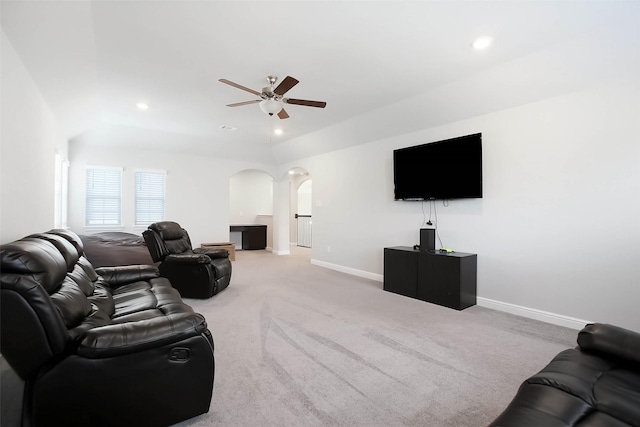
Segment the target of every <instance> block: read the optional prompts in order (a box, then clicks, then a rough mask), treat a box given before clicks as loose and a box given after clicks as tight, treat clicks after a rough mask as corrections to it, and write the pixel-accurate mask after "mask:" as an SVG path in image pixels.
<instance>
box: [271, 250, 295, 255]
mask: <svg viewBox="0 0 640 427" xmlns="http://www.w3.org/2000/svg"><path fill="white" fill-rule="evenodd" d="M271 253H272V254H274V255H291V251H290V250H289V249H287V250H286V251H276V250H275V249H271Z"/></svg>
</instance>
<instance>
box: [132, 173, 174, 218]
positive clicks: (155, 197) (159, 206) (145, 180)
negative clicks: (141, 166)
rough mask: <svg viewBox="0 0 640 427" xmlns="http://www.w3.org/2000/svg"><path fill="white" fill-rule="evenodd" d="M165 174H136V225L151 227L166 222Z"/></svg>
mask: <svg viewBox="0 0 640 427" xmlns="http://www.w3.org/2000/svg"><path fill="white" fill-rule="evenodd" d="M166 176H167V174H166V173H165V172H143V171H139V172H136V223H135V225H149V224H152V223H154V222H157V221H163V220H164V199H165V184H166Z"/></svg>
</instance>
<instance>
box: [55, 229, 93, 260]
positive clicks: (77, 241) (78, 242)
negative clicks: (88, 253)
mask: <svg viewBox="0 0 640 427" xmlns="http://www.w3.org/2000/svg"><path fill="white" fill-rule="evenodd" d="M47 234H56V235H58V236H60V237H64V238H65V239H67V240H68V241H69V243H71V244H72V245H73V247H74V248H76V250H77V251H78V256H80V257H81V256H83V255H84V245H83V244H82V239H81V238H80V236H78V235H77V234H76V233H74V232H73V231H71V230H66V229H63V228H54V229H53V230H49V231H47Z"/></svg>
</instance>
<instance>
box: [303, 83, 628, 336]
mask: <svg viewBox="0 0 640 427" xmlns="http://www.w3.org/2000/svg"><path fill="white" fill-rule="evenodd" d="M639 111H640V87H639V85H638V84H637V82H633V83H631V82H626V83H624V82H621V83H617V84H611V85H608V86H603V87H592V88H590V89H588V90H583V91H579V92H574V93H571V94H566V95H562V96H558V97H554V98H549V99H546V100H543V101H539V102H534V103H530V104H526V105H522V106H520V107H515V108H510V109H506V110H503V111H499V112H496V113H492V114H487V115H483V116H478V117H474V118H471V119H468V120H462V121H459V122H455V123H451V124H447V125H444V126H439V127H435V128H431V129H425V130H423V131H420V132H415V133H411V134H407V135H400V136H397V137H393V138H387V139H384V140H379V141H373V142H371V143H368V144H365V145H361V146H357V147H353V148H349V149H345V150H341V151H336V152H332V153H328V154H323V155H318V156H314V157H311V158H307V159H304V160H298V161H296V165H298V166H302V167H304V168H306V169H307V170H308V171H309V172H310V173H311V175H312V176H313V179H314V189H313V198H314V203H315V204H314V245H313V246H314V247H313V250H312V258H313V259H314V261H316V262H318V263H319V264H321V265H329V266H332V265H333V266H344V267H346V268H347V269H352V270H354V271H356V272H357V271H360V272H363V273H366V272H369V273H374V274H378V275H380V274H382V270H383V248H384V247H387V246H397V245H404V246H411V245H413V244H415V243H418V240H419V234H418V230H419V228H420V227H421V226H422V224H423V222H424V216H423V212H422V206H421V203H420V202H396V201H393V163H392V151H393V149H395V148H400V147H405V146H410V145H416V144H421V143H425V142H431V141H436V140H440V139H444V138H449V137H455V136H460V135H465V134H470V133H474V132H482V134H483V156H484V198H483V199H474V200H454V201H451V202H450V203H449V206H448V207H444V206H443V204H442V203H441V202H439V204H438V206H437V212H438V219H439V234H440V237H441V238H442V240H443V244H444V246H446V247H450V248H453V249H454V250H456V251H459V252H471V253H477V254H478V295H479V297H482V298H484V299H486V301H488V302H491V301H497V302H501V303H507V304H513V305H515V306H516V307H517V306H522V307H525V308H528V309H532V310H533V311H535V310H541V311H543V312H548V313H549V314H558V315H560V316H561V317H563V316H566V317H568V318H572V319H576V320H577V321H580V320H588V321H599V322H609V323H614V324H617V325H620V326H623V327H627V328H631V329H635V330H640V311H638V310H637V301H639V300H640V287H639V286H638V279H639V278H640V263H639V262H638V260H639V259H640V245H639V243H640V226H639V225H638V218H640V199H639V198H638V196H639V195H640V125H639V122H638V112H639ZM365 158H366V159H367V161H362V160H361V159H365ZM434 179H437V177H434ZM425 209H426V214H427V215H428V204H425ZM328 248H330V252H328V251H327V249H328Z"/></svg>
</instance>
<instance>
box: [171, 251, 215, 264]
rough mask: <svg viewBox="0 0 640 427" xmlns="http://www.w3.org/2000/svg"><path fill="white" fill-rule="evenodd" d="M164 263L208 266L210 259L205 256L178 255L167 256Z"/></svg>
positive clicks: (194, 254)
mask: <svg viewBox="0 0 640 427" xmlns="http://www.w3.org/2000/svg"><path fill="white" fill-rule="evenodd" d="M164 262H166V263H168V264H209V263H210V262H211V258H209V257H208V256H206V255H205V254H196V253H193V254H178V255H169V256H167V257H166V258H165V259H164Z"/></svg>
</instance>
